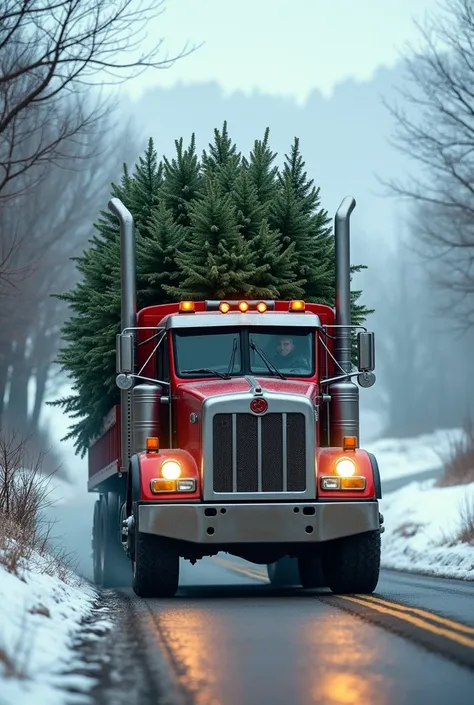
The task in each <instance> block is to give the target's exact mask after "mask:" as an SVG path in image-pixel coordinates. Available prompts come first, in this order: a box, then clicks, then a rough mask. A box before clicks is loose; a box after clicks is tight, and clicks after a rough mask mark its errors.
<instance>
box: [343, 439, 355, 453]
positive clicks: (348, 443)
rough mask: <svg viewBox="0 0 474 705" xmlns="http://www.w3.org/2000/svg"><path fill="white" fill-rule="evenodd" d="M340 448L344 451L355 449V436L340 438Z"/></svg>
mask: <svg viewBox="0 0 474 705" xmlns="http://www.w3.org/2000/svg"><path fill="white" fill-rule="evenodd" d="M342 448H343V450H344V451H347V450H353V451H355V450H356V448H357V436H344V438H343V439H342Z"/></svg>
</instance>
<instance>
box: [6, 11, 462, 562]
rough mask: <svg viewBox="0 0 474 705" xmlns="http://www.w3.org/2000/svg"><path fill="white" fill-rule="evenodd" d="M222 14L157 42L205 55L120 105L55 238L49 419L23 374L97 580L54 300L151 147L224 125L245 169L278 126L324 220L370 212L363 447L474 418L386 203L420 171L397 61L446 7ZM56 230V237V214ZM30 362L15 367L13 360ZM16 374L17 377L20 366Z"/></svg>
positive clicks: (147, 78) (355, 247) (47, 315)
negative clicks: (302, 166)
mask: <svg viewBox="0 0 474 705" xmlns="http://www.w3.org/2000/svg"><path fill="white" fill-rule="evenodd" d="M226 5H227V4H226ZM222 6H223V4H222V2H220V3H219V2H217V0H203V1H202V2H197V1H196V0H175V2H169V3H168V4H167V10H166V12H165V14H163V16H162V18H161V19H160V20H158V21H157V22H158V24H157V25H156V31H157V33H158V34H159V35H160V36H161V35H164V36H165V42H164V45H165V46H166V49H168V48H169V49H170V51H171V52H173V51H176V50H179V49H180V48H181V46H182V44H183V42H185V41H187V40H189V41H190V42H191V43H199V42H201V41H204V42H205V45H204V46H203V47H201V48H199V49H198V50H197V51H196V52H195V53H194V54H191V55H190V56H188V57H186V58H183V59H181V60H179V61H177V62H176V64H175V65H174V66H173V67H171V68H169V69H166V70H163V71H148V72H146V73H145V74H143V76H141V77H139V78H137V79H135V80H134V81H133V83H132V84H126V85H124V86H123V88H122V89H121V90H120V92H119V98H120V106H119V108H118V110H117V111H116V113H114V123H113V124H112V123H111V124H110V126H109V127H108V129H107V140H108V143H109V144H110V151H109V153H108V157H107V160H106V161H104V160H101V163H100V168H99V165H96V166H94V165H93V164H91V165H90V167H88V171H86V173H85V179H84V181H83V183H82V184H80V185H79V186H77V184H76V185H74V184H72V185H71V189H72V192H73V193H74V194H75V199H74V201H75V204H76V206H77V207H78V208H79V206H80V212H79V211H77V218H76V220H74V221H73V220H72V219H71V223H74V224H73V227H71V226H70V225H68V220H67V218H65V220H64V222H63V223H62V224H61V223H60V224H59V225H58V227H59V234H61V233H64V232H66V231H67V233H68V234H67V238H63V239H61V238H60V237H59V235H58V238H59V239H60V240H61V242H62V243H63V244H64V243H65V242H67V243H68V247H66V248H65V249H64V253H63V255H64V256H63V257H62V259H61V262H60V263H59V264H60V266H59V271H58V272H57V275H55V276H53V277H50V278H49V279H48V281H47V283H46V284H45V286H44V287H43V289H41V297H42V298H40V301H39V304H40V308H41V311H40V313H41V315H42V316H43V318H44V320H45V321H46V323H47V324H48V335H46V336H45V337H46V339H47V340H48V341H49V345H48V346H47V348H45V350H46V352H45V353H44V355H46V357H47V356H48V355H49V358H48V365H47V375H46V376H47V379H45V380H44V393H43V394H42V395H41V399H40V402H41V403H40V409H36V412H35V411H34V410H35V408H36V407H37V406H38V402H36V406H35V390H36V389H37V386H38V385H37V380H38V377H37V372H36V367H35V368H34V369H33V368H31V370H30V372H28V370H25V369H23V367H24V365H23V366H22V370H21V375H20V377H21V384H22V385H23V386H22V389H24V388H25V384H26V387H27V388H28V390H29V399H28V410H27V411H26V410H25V409H22V410H20V411H18V413H17V418H18V419H21V418H26V419H31V415H32V414H33V413H35V414H36V415H37V417H38V418H37V419H36V421H37V428H38V429H40V430H41V431H42V433H47V432H48V431H49V433H50V438H51V442H52V444H53V447H54V450H55V452H57V453H59V454H60V455H61V456H62V460H63V463H64V470H65V474H66V475H67V476H69V478H70V479H73V480H74V482H76V481H77V492H76V494H75V498H74V501H73V502H72V503H68V504H67V505H63V507H59V508H58V509H57V510H55V516H56V517H57V518H59V519H60V523H59V524H58V528H57V531H56V533H57V534H58V535H60V534H63V535H65V540H66V543H67V545H68V546H69V547H70V548H71V550H77V551H78V554H79V556H80V566H81V569H82V570H83V571H85V572H86V573H88V570H89V562H88V554H89V551H90V548H89V547H90V532H91V525H92V505H93V501H94V499H95V497H94V496H87V494H86V485H87V459H84V460H80V459H79V458H78V457H75V456H74V451H73V446H72V443H69V442H67V443H62V444H60V443H59V439H60V438H61V437H62V436H63V435H64V433H65V431H66V429H67V425H68V419H65V418H64V416H63V414H62V413H61V412H59V411H57V410H55V409H51V408H49V407H48V408H45V407H44V401H45V400H46V399H53V398H55V397H56V396H57V395H59V394H63V393H64V392H65V391H67V387H64V380H63V379H62V377H61V376H60V375H59V373H58V370H57V369H56V368H55V366H54V365H50V364H49V363H50V361H51V352H54V351H55V349H56V348H55V346H56V345H57V328H58V325H60V324H61V322H62V320H63V318H64V316H65V315H66V310H65V309H63V308H61V309H60V310H56V309H54V308H51V305H50V304H49V303H47V302H48V301H49V299H48V297H47V293H48V292H52V291H57V290H58V287H59V288H60V290H61V287H63V286H66V287H67V288H69V287H70V285H71V282H72V278H71V277H74V273H73V272H74V268H73V266H72V265H70V264H69V262H68V257H69V256H70V255H71V254H74V253H77V252H78V251H81V249H82V247H84V246H85V244H86V242H87V237H88V236H90V235H91V234H92V232H93V229H92V223H93V222H94V220H96V218H97V216H98V213H99V210H100V209H101V208H105V207H106V204H107V200H108V197H109V185H110V182H111V181H117V180H119V178H120V173H121V162H122V161H128V163H129V164H130V165H132V164H133V162H134V161H135V159H136V158H137V157H138V156H139V155H140V154H142V152H143V151H144V149H145V147H146V143H147V140H148V138H149V137H153V139H154V142H155V147H156V149H157V151H158V153H159V154H165V155H169V156H171V155H172V154H173V153H174V140H175V139H178V138H180V137H183V138H184V140H185V142H186V141H188V140H189V139H190V137H191V134H192V133H193V132H194V133H195V135H196V142H197V147H198V151H199V150H200V149H202V148H203V147H205V146H206V145H207V143H208V142H209V141H211V140H212V137H213V130H214V128H216V127H217V128H221V127H222V123H223V122H224V120H227V122H228V128H229V133H230V135H231V137H232V138H233V139H234V140H235V141H236V143H237V146H238V149H239V150H241V151H243V152H244V153H245V152H248V151H249V150H250V149H251V147H252V146H253V142H254V140H255V139H258V138H260V137H262V136H263V133H264V130H265V128H266V127H267V126H269V127H270V141H271V146H272V148H273V150H274V151H277V152H278V153H279V161H280V162H281V161H282V160H283V159H284V155H285V153H286V152H287V151H288V150H289V147H290V144H291V142H292V141H293V138H294V137H295V136H297V137H299V138H300V145H301V151H302V154H303V157H304V159H305V161H306V168H307V171H308V174H309V175H310V176H311V177H312V178H314V180H315V183H316V185H318V186H320V187H321V201H322V206H323V207H324V208H325V209H327V210H328V211H329V213H330V215H331V216H333V215H334V213H335V211H336V209H337V207H338V205H339V203H340V202H341V200H342V199H343V198H344V197H345V196H346V195H353V196H354V197H355V198H356V201H357V208H356V210H355V211H354V213H353V216H352V232H351V235H352V262H353V263H354V264H366V265H368V269H367V270H366V271H364V272H362V273H360V274H357V275H355V277H354V282H353V286H354V288H362V289H363V292H364V293H363V299H362V300H363V302H364V303H365V304H366V305H367V306H369V307H371V308H375V309H376V312H375V314H374V315H373V316H371V317H370V320H369V321H368V326H369V328H370V329H372V330H374V331H375V333H376V350H377V364H376V374H377V383H376V385H375V386H374V387H373V388H371V389H369V390H364V389H361V390H360V398H361V410H362V422H361V443H362V444H363V443H364V442H367V441H368V440H371V439H373V438H375V437H377V436H380V435H383V436H387V437H399V438H403V437H407V436H416V435H419V434H421V433H425V432H430V431H433V430H435V429H437V428H449V427H459V426H461V425H462V424H463V422H464V420H465V419H466V417H467V415H468V414H469V413H470V412H471V411H472V406H471V405H472V402H471V400H472V398H473V397H474V394H473V392H474V389H473V386H474V385H473V382H472V375H469V374H468V371H469V367H470V350H472V343H473V340H472V337H473V336H472V333H465V334H464V335H460V334H459V333H457V332H456V331H455V330H454V329H453V326H452V322H453V321H452V316H451V315H450V313H449V311H448V312H447V313H446V312H445V311H442V308H443V307H442V304H443V302H444V303H445V301H446V295H445V294H443V293H440V292H439V291H438V290H437V289H435V288H434V287H433V286H432V278H431V276H430V275H429V274H428V271H427V267H426V263H425V261H424V260H423V259H420V258H419V256H418V255H417V254H416V253H415V252H414V251H413V247H414V238H413V235H414V228H416V221H413V210H412V209H411V207H409V206H408V205H407V204H406V203H403V202H401V201H400V200H397V199H395V198H394V197H393V195H392V196H389V195H388V193H387V189H386V187H384V186H383V185H382V183H381V182H380V179H382V180H387V179H390V178H401V179H402V180H403V179H404V177H405V176H406V175H407V174H414V173H415V174H416V171H417V169H418V166H417V164H415V163H414V162H412V161H411V160H409V159H408V157H407V156H405V155H403V154H401V153H400V152H398V151H397V150H396V149H395V148H394V147H393V146H391V144H390V138H391V136H392V134H393V130H394V123H393V118H392V117H391V115H390V113H389V111H388V110H387V108H386V106H385V105H384V103H383V101H384V100H385V101H388V103H391V104H393V103H394V102H397V100H398V97H397V87H400V86H403V85H404V81H405V77H404V71H403V67H402V63H401V60H400V52H401V51H402V50H403V48H404V44H405V42H406V41H416V37H417V34H416V28H415V26H414V24H413V22H412V17H413V16H414V15H416V14H417V13H418V14H422V13H423V12H424V11H425V10H426V9H432V8H434V7H435V3H434V2H433V1H429V0H424V1H421V0H420V1H419V2H414V1H413V0H412V1H411V2H408V0H403V1H400V0H399V1H398V2H392V1H390V2H383V3H380V2H379V1H378V0H365V1H364V2H360V3H357V4H353V3H352V2H350V0H338V1H336V0H334V1H333V2H332V3H325V2H322V1H319V2H312V3H308V2H307V0H294V2H292V3H287V2H283V0H282V1H281V2H271V3H270V2H266V1H263V0H261V1H260V2H259V3H255V2H250V1H247V0H243V1H242V2H240V3H239V4H238V5H237V4H234V3H230V2H229V3H228V7H229V8H231V12H229V13H224V12H223V10H222ZM153 33H154V28H153V27H150V35H153ZM164 51H165V49H164ZM125 128H126V129H127V131H126V132H124V129H125ZM98 178H99V181H97V179H98ZM92 182H93V183H95V184H96V185H95V187H94V189H93V191H91V190H90V184H91V183H92ZM50 191H51V189H50ZM51 199H52V201H51V202H52V203H53V202H55V203H56V206H55V207H56V210H57V209H58V208H59V212H61V208H62V202H63V193H60V197H59V199H58V198H57V191H55V190H54V189H53V191H52V194H51ZM55 199H56V200H55ZM51 208H53V205H51ZM33 215H34V214H32V216H31V217H33ZM68 217H69V216H68ZM44 218H45V223H46V224H47V222H48V213H47V212H46V213H45V215H44ZM414 222H415V225H414V224H413V223H414ZM46 227H47V225H46ZM61 228H62V230H61ZM55 253H57V249H56V250H55V249H53V250H52V257H53V260H54V256H55ZM53 264H54V261H53ZM55 265H56V266H57V265H58V262H56V263H55ZM48 266H49V265H48ZM52 319H53V320H54V325H53V324H52ZM28 326H30V327H28ZM28 326H26V327H25V328H24V329H23V332H22V335H20V336H19V340H22V341H23V345H25V346H28V345H30V342H29V341H30V340H31V339H35V335H36V333H37V317H33V322H32V323H31V324H28ZM31 326H32V327H31ZM43 328H44V326H43ZM33 330H34V331H35V335H30V333H31V331H33ZM0 344H1V340H0ZM20 347H21V346H20ZM20 347H18V346H17V347H15V349H13V350H11V351H10V354H11V355H12V356H13V358H14V356H15V351H18V350H20ZM10 362H11V365H12V367H10V368H9V369H10V375H11V370H14V369H15V360H14V359H13V360H11V361H10ZM16 364H17V366H18V360H17V363H16ZM12 379H13V377H12V378H11V380H10V382H9V381H8V380H6V381H5V385H4V411H6V410H8V403H9V399H10V398H12V399H14V398H16V397H15V396H14V395H13V393H11V390H12V384H13V382H12ZM25 380H26V381H25ZM0 382H1V380H0ZM20 386H21V385H20ZM22 403H23V405H24V400H23V402H22ZM14 406H15V405H13V406H12V407H11V408H12V409H14ZM22 414H23V416H22Z"/></svg>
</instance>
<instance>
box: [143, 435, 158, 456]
mask: <svg viewBox="0 0 474 705" xmlns="http://www.w3.org/2000/svg"><path fill="white" fill-rule="evenodd" d="M159 450H160V439H159V438H147V439H146V451H147V453H150V452H155V453H157V452H158V451H159Z"/></svg>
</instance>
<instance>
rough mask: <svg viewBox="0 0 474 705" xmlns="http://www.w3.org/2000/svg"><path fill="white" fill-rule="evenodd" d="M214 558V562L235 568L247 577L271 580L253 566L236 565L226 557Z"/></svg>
mask: <svg viewBox="0 0 474 705" xmlns="http://www.w3.org/2000/svg"><path fill="white" fill-rule="evenodd" d="M213 560H214V563H219V565H221V566H223V567H224V568H230V570H234V571H235V572H236V573H241V574H242V575H245V576H246V577H247V578H256V579H257V580H262V581H263V582H265V583H268V582H269V580H268V576H267V575H266V574H265V573H264V572H263V571H259V570H254V569H252V568H244V566H240V565H236V564H235V563H232V561H227V560H225V558H216V557H214V558H213Z"/></svg>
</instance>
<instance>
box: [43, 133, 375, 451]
mask: <svg viewBox="0 0 474 705" xmlns="http://www.w3.org/2000/svg"><path fill="white" fill-rule="evenodd" d="M175 145H176V156H175V157H174V158H173V159H171V160H168V159H167V158H165V157H164V158H163V164H160V163H158V159H157V155H156V152H155V150H154V146H153V141H152V140H150V141H149V143H148V147H147V149H146V151H145V154H144V156H143V157H142V158H140V159H139V160H138V163H137V164H136V166H135V169H134V171H133V174H132V175H131V174H130V172H129V171H128V169H127V167H126V166H125V165H124V171H123V176H122V180H121V183H120V184H119V185H115V184H113V185H112V196H116V197H118V198H120V199H121V200H122V202H123V203H124V204H125V206H126V207H127V208H128V209H129V210H130V211H131V213H132V215H133V216H134V220H135V224H136V239H137V284H138V291H137V305H138V308H139V309H140V308H142V307H144V306H147V305H152V304H157V303H164V302H166V301H171V300H182V299H194V300H195V299H205V298H212V299H216V298H240V297H245V298H280V299H291V298H305V299H306V300H307V301H316V302H319V303H325V304H328V305H330V306H334V303H335V301H334V298H335V267H334V236H333V232H332V228H331V227H330V223H329V219H328V216H327V212H326V211H324V210H323V209H322V207H321V205H320V193H319V189H318V188H316V187H315V186H314V182H313V180H310V179H308V175H307V173H306V171H305V164H304V161H303V159H302V156H301V154H300V151H299V141H298V140H297V139H295V141H294V143H293V145H292V147H291V149H290V152H289V154H288V155H286V159H285V163H284V165H283V168H282V170H281V173H280V172H279V170H278V169H277V167H276V166H275V165H274V161H275V158H276V154H275V153H274V152H272V150H271V149H270V146H269V130H268V129H267V130H266V131H265V135H264V138H263V140H257V141H256V142H255V144H254V148H253V150H252V152H251V153H250V156H249V158H248V159H245V158H244V157H242V156H241V155H240V153H238V151H237V148H236V146H235V144H233V143H232V141H231V140H230V138H229V134H228V130H227V123H224V126H223V129H222V131H220V132H219V131H218V130H216V131H215V133H214V143H213V144H212V145H210V147H209V150H208V152H204V154H203V157H202V165H201V164H200V162H199V159H198V157H197V156H196V148H195V137H194V135H193V136H192V139H191V143H190V145H189V147H188V148H187V149H186V150H185V149H184V148H183V140H182V139H181V140H179V141H176V142H175ZM94 228H95V233H94V234H93V236H92V237H91V240H90V242H89V247H88V248H87V249H86V251H85V252H84V253H83V255H82V256H81V257H78V258H77V259H76V260H75V261H76V266H77V268H78V271H79V273H80V275H81V281H80V283H79V284H78V285H77V286H76V287H75V288H74V289H73V290H72V291H69V292H67V293H65V294H62V295H59V298H63V299H64V300H66V301H67V302H68V303H69V305H70V307H71V312H72V316H71V318H70V320H69V321H67V323H66V324H65V326H64V327H63V331H62V336H63V340H64V342H65V347H64V348H63V349H62V350H61V351H60V353H59V355H58V359H57V361H58V362H59V364H60V365H61V366H62V368H63V369H64V370H66V371H67V372H68V374H69V376H70V379H71V381H72V383H73V390H72V394H71V396H69V397H66V398H64V399H60V400H57V401H56V402H53V405H55V406H60V407H62V408H63V409H64V411H65V412H66V413H67V414H69V415H70V416H71V417H72V419H73V420H74V423H73V425H72V427H71V428H70V432H69V433H68V435H67V438H74V439H75V445H76V448H77V450H78V451H79V452H80V453H82V455H84V453H85V452H86V451H87V448H88V445H89V442H90V440H91V439H93V438H94V437H95V436H97V434H98V433H100V430H101V427H102V421H103V417H104V416H105V415H106V414H107V412H108V411H109V410H110V408H111V407H112V406H113V405H114V404H116V403H118V401H119V390H118V389H117V387H116V384H115V336H116V334H117V333H118V332H119V331H120V298H121V297H120V281H121V277H120V231H119V224H118V222H117V219H116V218H115V216H114V215H113V214H112V213H110V212H109V211H108V210H104V211H103V212H102V213H101V215H100V218H99V220H98V222H97V223H96V225H95V226H94ZM362 268H363V267H362V266H360V265H354V266H352V268H351V272H352V274H356V273H357V272H358V271H360V270H361V269H362ZM360 297H361V292H360V291H358V290H355V291H352V292H351V302H352V321H353V323H354V324H358V323H362V322H363V320H364V319H365V318H366V317H367V315H368V314H369V313H371V311H369V310H368V309H367V308H366V307H365V306H363V305H362V304H361V303H360ZM355 344H356V335H355V334H354V335H353V346H354V347H353V350H354V352H355V349H356V348H355Z"/></svg>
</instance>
